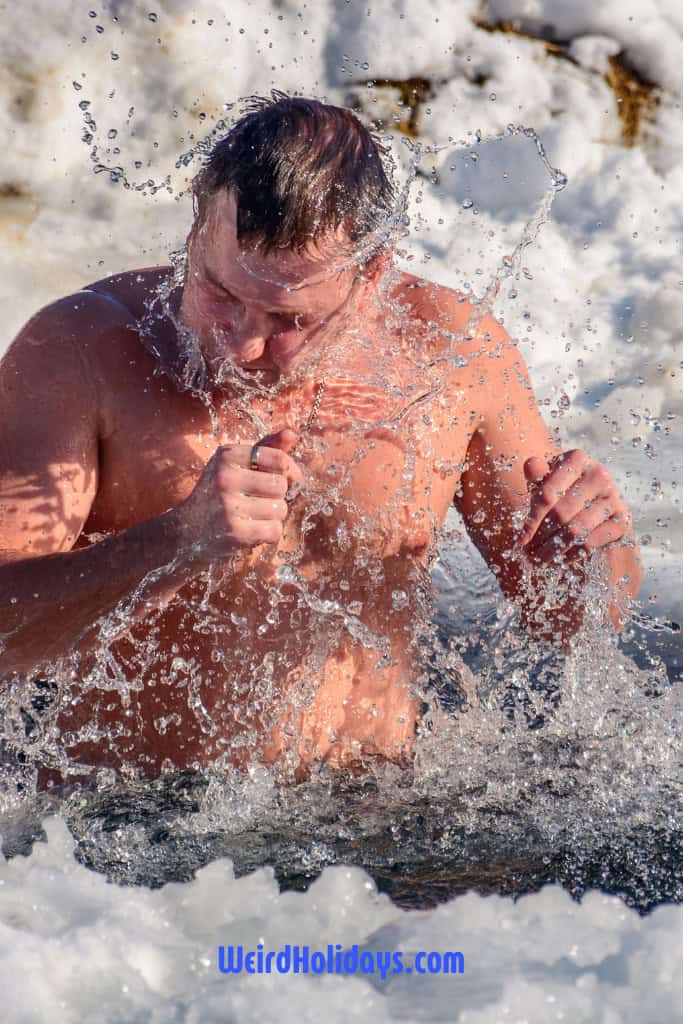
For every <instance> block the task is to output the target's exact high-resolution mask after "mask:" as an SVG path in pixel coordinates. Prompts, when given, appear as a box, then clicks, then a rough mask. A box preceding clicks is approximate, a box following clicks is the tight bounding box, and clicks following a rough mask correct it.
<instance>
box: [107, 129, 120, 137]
mask: <svg viewBox="0 0 683 1024" xmlns="http://www.w3.org/2000/svg"><path fill="white" fill-rule="evenodd" d="M118 134H119V133H118V132H117V130H116V128H110V129H109V131H108V132H107V138H108V139H115V138H116V136H117V135H118Z"/></svg>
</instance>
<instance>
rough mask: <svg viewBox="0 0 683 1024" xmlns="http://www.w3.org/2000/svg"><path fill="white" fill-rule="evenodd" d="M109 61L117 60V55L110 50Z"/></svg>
mask: <svg viewBox="0 0 683 1024" xmlns="http://www.w3.org/2000/svg"><path fill="white" fill-rule="evenodd" d="M111 59H112V60H118V59H119V55H118V53H114V51H113V50H112V51H111Z"/></svg>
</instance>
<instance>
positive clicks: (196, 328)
mask: <svg viewBox="0 0 683 1024" xmlns="http://www.w3.org/2000/svg"><path fill="white" fill-rule="evenodd" d="M343 251H344V250H343V239H342V237H341V236H339V237H333V238H330V239H327V240H326V244H325V245H323V246H320V247H318V246H317V245H316V246H314V247H311V249H310V250H306V251H305V252H304V253H296V252H293V251H291V250H285V249H282V250H277V251H274V252H271V253H269V254H268V255H265V256H263V255H258V253H245V252H243V251H242V250H241V249H240V246H239V244H238V241H237V222H236V206H235V201H234V199H233V197H232V196H230V195H228V194H225V193H220V194H218V195H215V196H213V197H212V198H211V199H210V200H209V209H208V211H207V215H206V218H205V220H204V223H203V224H202V226H201V227H200V228H199V229H198V230H196V231H194V232H193V234H192V235H191V239H190V244H189V247H188V264H187V275H186V281H185V285H184V289H183V295H182V301H181V305H180V318H181V320H182V322H183V323H184V324H185V325H186V326H187V327H188V328H189V329H190V330H191V331H192V332H193V333H194V334H195V335H196V336H197V337H198V339H199V343H200V345H201V349H202V353H203V355H204V358H205V360H206V362H207V364H208V366H209V369H210V371H211V375H212V377H213V378H214V380H223V379H225V376H226V375H225V369H226V365H228V366H229V364H230V363H235V364H237V365H238V366H239V367H240V368H241V369H242V370H245V371H260V373H259V377H260V378H261V379H262V380H264V381H265V382H268V381H271V382H272V381H275V380H277V379H278V378H279V377H283V376H289V375H291V374H293V373H295V372H296V371H297V370H299V369H301V368H302V367H303V366H304V365H309V363H310V359H311V356H312V355H314V354H315V353H316V352H319V351H320V349H321V347H322V344H323V342H324V341H325V340H326V339H328V338H329V337H330V335H331V333H334V329H335V327H337V328H338V327H339V325H340V322H341V320H342V317H343V314H344V313H345V312H347V311H348V310H349V308H350V305H351V302H352V298H351V297H352V292H353V294H354V296H355V294H356V292H357V289H354V281H355V280H356V278H357V272H356V271H355V270H354V269H345V270H343V271H341V272H336V270H335V268H336V267H338V266H339V265H340V263H341V257H342V254H343Z"/></svg>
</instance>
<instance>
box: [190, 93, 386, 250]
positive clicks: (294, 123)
mask: <svg viewBox="0 0 683 1024" xmlns="http://www.w3.org/2000/svg"><path fill="white" fill-rule="evenodd" d="M386 157H387V151H386V149H385V148H384V147H383V145H382V143H381V142H380V141H379V139H378V138H377V137H376V136H375V135H374V134H373V133H372V132H371V131H370V130H369V129H368V128H366V127H365V126H364V125H363V124H362V123H361V121H360V120H359V119H358V118H357V117H356V116H355V114H353V113H352V112H351V111H350V110H346V109H345V108H343V107H335V106H331V105H330V104H327V103H322V102H321V101H319V100H314V99H304V98H300V97H294V96H287V95H286V94H285V93H281V92H273V93H272V94H271V96H270V97H254V98H252V99H251V100H249V102H248V104H247V106H246V107H245V108H244V110H243V112H242V115H241V116H240V118H239V120H237V121H236V122H235V124H234V125H233V126H232V128H231V129H230V131H229V132H228V134H227V135H226V136H225V137H224V138H223V139H221V140H220V141H219V142H218V143H216V145H215V146H214V147H213V149H212V150H211V152H210V154H209V158H208V160H207V163H206V164H205V166H204V167H203V168H202V171H201V172H200V174H199V175H198V176H197V178H196V179H195V183H194V195H195V201H196V212H197V216H198V222H199V223H201V222H202V220H203V218H204V215H205V212H206V207H207V205H208V204H207V200H208V199H209V198H210V197H211V196H212V195H215V194H217V193H219V192H224V191H225V192H229V193H232V194H233V195H234V197H235V201H236V205H237V239H238V242H239V243H240V245H241V247H242V248H243V249H252V250H258V251H259V252H263V253H268V252H270V251H272V250H274V249H279V248H286V249H294V250H296V251H301V250H303V249H304V247H305V246H306V245H307V244H308V243H310V242H311V241H312V240H313V239H315V238H317V237H318V236H322V235H324V234H326V233H328V232H332V231H336V230H337V229H338V228H340V227H342V226H343V229H344V232H345V233H346V235H347V236H348V238H349V239H350V240H351V242H353V243H359V242H361V241H362V240H363V239H364V238H366V237H367V236H369V235H370V234H371V233H372V232H373V231H374V230H375V229H376V228H377V227H378V226H379V225H380V224H381V223H383V222H384V221H385V220H386V217H387V215H388V214H389V213H390V212H391V211H392V210H393V208H394V202H395V190H394V185H393V181H392V176H391V172H390V170H389V168H388V166H387V163H386Z"/></svg>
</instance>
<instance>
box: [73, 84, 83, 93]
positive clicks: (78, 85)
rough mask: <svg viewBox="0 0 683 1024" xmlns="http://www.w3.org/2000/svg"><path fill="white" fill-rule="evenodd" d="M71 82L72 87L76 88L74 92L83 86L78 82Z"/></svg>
mask: <svg viewBox="0 0 683 1024" xmlns="http://www.w3.org/2000/svg"><path fill="white" fill-rule="evenodd" d="M71 84H72V85H73V87H74V89H75V90H76V92H80V91H81V89H82V88H83V86H82V85H81V83H80V82H72V83H71Z"/></svg>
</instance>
